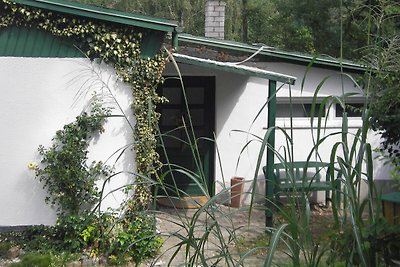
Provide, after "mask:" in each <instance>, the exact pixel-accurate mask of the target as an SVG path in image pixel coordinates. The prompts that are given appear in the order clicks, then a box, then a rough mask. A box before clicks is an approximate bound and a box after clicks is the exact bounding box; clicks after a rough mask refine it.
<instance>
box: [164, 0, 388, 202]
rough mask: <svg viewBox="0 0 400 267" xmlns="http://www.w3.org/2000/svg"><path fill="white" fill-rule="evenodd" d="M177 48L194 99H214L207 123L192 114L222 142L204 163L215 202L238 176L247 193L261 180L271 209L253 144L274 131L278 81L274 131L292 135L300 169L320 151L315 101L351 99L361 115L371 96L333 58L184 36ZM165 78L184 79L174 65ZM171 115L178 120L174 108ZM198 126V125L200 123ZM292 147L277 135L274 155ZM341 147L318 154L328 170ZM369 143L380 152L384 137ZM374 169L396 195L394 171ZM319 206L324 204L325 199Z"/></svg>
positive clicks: (356, 124) (333, 116) (260, 195)
mask: <svg viewBox="0 0 400 267" xmlns="http://www.w3.org/2000/svg"><path fill="white" fill-rule="evenodd" d="M216 2H218V1H216ZM178 40H179V48H178V51H177V53H176V54H175V60H176V62H178V66H179V68H178V69H179V72H180V75H182V77H183V81H184V84H185V88H186V90H187V94H188V95H191V94H194V95H198V94H200V93H199V92H198V91H199V89H201V88H202V87H204V88H209V90H210V91H211V92H210V93H208V96H206V95H204V103H206V104H207V105H205V106H204V107H202V108H204V110H206V112H204V114H202V115H199V114H196V113H197V112H199V110H197V108H200V106H196V105H193V110H194V111H195V114H192V116H193V115H194V116H193V117H194V121H195V122H194V123H195V124H196V123H199V125H201V127H200V129H201V130H202V131H204V129H210V130H209V134H208V135H207V134H206V135H205V136H207V137H211V138H212V137H213V136H215V144H216V147H217V148H216V149H214V150H211V154H205V157H204V158H205V159H207V160H208V161H209V165H207V166H206V169H207V170H208V173H209V174H208V176H207V177H209V178H208V179H209V180H208V183H209V184H210V185H211V186H210V187H209V190H210V193H211V194H217V193H219V192H221V191H226V192H227V193H229V190H226V188H229V187H230V186H231V181H230V180H231V178H232V177H235V176H240V177H244V178H245V181H246V186H245V188H246V189H245V191H247V192H248V193H250V191H251V188H252V186H253V181H254V176H255V175H256V176H257V185H256V188H257V192H256V195H257V197H256V200H257V201H258V202H261V203H262V202H263V201H264V196H265V179H264V175H263V173H262V171H261V169H259V170H258V174H255V169H256V163H257V159H258V156H259V153H260V146H261V143H260V142H251V143H250V145H247V144H248V142H249V141H250V140H252V139H254V137H253V135H255V136H259V137H264V135H265V134H266V131H267V129H268V108H267V101H268V99H269V97H270V96H273V93H271V92H269V90H270V89H271V88H270V86H271V83H270V82H269V81H270V80H274V81H277V82H276V89H277V93H276V102H277V106H276V122H275V124H276V126H277V127H280V128H282V129H284V130H286V131H287V133H288V134H293V144H294V154H293V157H294V160H295V161H305V160H306V159H307V156H308V155H309V153H310V152H311V150H312V148H313V146H314V142H315V138H316V130H315V129H314V130H312V126H311V121H310V109H311V103H312V101H313V98H314V97H315V98H316V99H317V103H321V102H322V101H323V99H324V98H325V97H327V96H341V95H343V94H352V95H351V97H348V98H347V100H346V104H347V105H351V106H353V107H356V108H357V107H361V106H362V105H363V103H364V92H363V90H362V88H360V87H359V86H357V85H356V83H355V81H356V79H357V77H358V76H359V75H360V74H362V73H363V72H364V68H363V67H362V66H361V65H358V64H355V63H352V62H349V61H340V60H338V59H335V58H330V57H313V56H312V55H307V54H302V53H293V52H288V51H282V50H279V49H275V48H272V47H268V46H262V45H247V44H243V43H238V42H232V41H226V40H220V39H214V38H207V37H199V36H192V35H187V34H180V35H179V36H178ZM311 63H312V64H311ZM309 65H312V66H311V67H309ZM165 74H166V76H174V75H177V70H176V66H175V65H173V64H170V65H169V66H168V68H167V69H166V71H165ZM196 81H197V82H196ZM200 84H202V85H200ZM175 86H177V84H175ZM272 86H275V85H274V84H272ZM167 87H168V83H167ZM201 90H203V89H201ZM192 91H193V92H192ZM273 91H274V89H273V90H272V92H273ZM316 91H318V94H317V96H315V94H316ZM195 92H196V93H195ZM201 94H202V93H201ZM202 96H203V95H202ZM189 102H190V100H189ZM290 105H291V106H292V114H290V108H289V106H290ZM189 106H190V103H189ZM317 108H319V104H317ZM167 110H168V112H171V108H167ZM342 113H343V110H342V108H341V106H340V105H339V104H334V105H331V106H327V107H325V108H324V110H323V114H322V115H323V116H326V118H325V119H323V125H324V126H325V129H324V131H323V136H328V135H330V134H332V133H335V132H338V131H340V130H341V126H342V118H341V116H342ZM290 115H291V116H292V123H293V124H292V125H291V118H290ZM348 116H349V124H348V127H349V129H350V131H352V132H354V133H355V132H356V131H357V129H359V128H360V126H361V125H362V119H361V115H360V113H358V112H350V113H349V115H348ZM196 119H198V120H199V122H196ZM316 122H317V119H314V127H316ZM291 126H292V127H291ZM200 135H201V134H200ZM286 141H287V140H286V138H285V135H284V134H283V133H282V131H280V130H279V131H278V130H277V131H276V140H275V149H276V150H277V151H278V152H279V153H281V155H283V153H284V147H285V146H286V143H287V142H286ZM337 141H340V135H335V136H332V137H330V138H328V140H327V141H325V142H324V143H323V144H322V145H321V146H320V147H319V155H320V157H321V158H320V159H321V160H322V161H326V162H329V159H330V158H329V157H330V153H331V149H332V146H333V145H334V144H335V143H336V142H337ZM369 141H370V142H371V144H372V146H373V147H374V148H377V147H378V146H379V143H380V140H379V136H378V135H376V133H374V132H372V131H371V132H370V133H369ZM181 149H182V148H181ZM239 156H240V160H238V159H239ZM185 158H186V157H185ZM314 159H315V158H314ZM276 162H277V159H275V163H276ZM264 165H266V159H265V158H264V159H263V164H262V166H264ZM374 168H375V169H374V174H375V179H376V182H377V186H378V188H383V190H384V191H387V190H390V186H388V184H389V183H390V180H388V179H389V178H388V177H389V176H388V170H387V166H384V165H383V163H382V162H381V161H380V160H378V159H377V160H375V162H374ZM183 188H188V191H187V192H188V194H189V195H197V193H198V192H197V193H195V192H192V191H191V189H189V188H190V186H183ZM364 193H365V192H364ZM200 195H201V194H200ZM221 197H222V201H225V200H226V199H229V196H225V197H224V196H221ZM316 200H317V201H322V195H321V196H318V198H317V199H316ZM249 201H250V194H247V195H245V196H244V197H243V198H242V202H243V203H245V204H248V203H249Z"/></svg>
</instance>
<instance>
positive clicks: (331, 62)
mask: <svg viewBox="0 0 400 267" xmlns="http://www.w3.org/2000/svg"><path fill="white" fill-rule="evenodd" d="M178 38H179V42H183V43H192V44H200V45H206V46H211V47H216V48H222V49H227V50H235V51H240V52H245V53H251V54H253V53H256V52H257V51H258V50H260V48H261V46H253V45H248V44H244V43H239V42H233V41H226V40H219V39H214V38H207V37H200V36H193V35H190V34H180V35H179V37H178ZM258 54H259V55H262V56H267V57H271V58H276V59H280V60H282V61H286V62H291V63H302V64H303V65H308V64H309V63H310V62H311V61H314V65H316V66H321V67H328V68H334V69H340V66H341V64H342V66H343V68H344V70H346V71H353V72H364V71H365V70H366V68H365V67H364V66H362V65H359V64H356V63H353V62H349V61H342V62H341V63H340V61H339V60H338V59H336V58H332V59H328V58H322V57H317V58H314V57H313V56H312V55H307V54H299V53H293V52H287V51H283V50H278V49H274V48H270V47H264V48H263V49H261V50H260V51H259V53H258Z"/></svg>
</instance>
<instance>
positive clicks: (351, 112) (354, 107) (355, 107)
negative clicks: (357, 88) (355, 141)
mask: <svg viewBox="0 0 400 267" xmlns="http://www.w3.org/2000/svg"><path fill="white" fill-rule="evenodd" d="M363 108H364V104H363V103H359V102H358V103H354V102H349V103H346V112H347V117H352V118H356V117H362V109H363ZM336 117H337V118H341V117H343V108H342V106H341V105H340V104H336Z"/></svg>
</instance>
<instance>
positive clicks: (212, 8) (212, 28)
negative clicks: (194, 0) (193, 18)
mask: <svg viewBox="0 0 400 267" xmlns="http://www.w3.org/2000/svg"><path fill="white" fill-rule="evenodd" d="M225 6H226V3H225V1H222V0H208V1H207V2H206V10H205V18H206V21H205V31H204V32H205V36H206V37H213V38H217V39H224V32H225Z"/></svg>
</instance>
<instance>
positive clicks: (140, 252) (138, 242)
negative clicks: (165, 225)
mask: <svg viewBox="0 0 400 267" xmlns="http://www.w3.org/2000/svg"><path fill="white" fill-rule="evenodd" d="M161 245H162V239H161V238H160V237H159V236H157V235H156V222H155V218H154V216H151V215H148V214H145V213H142V212H138V213H135V214H134V216H133V217H132V218H131V219H129V224H125V225H123V226H122V227H120V228H118V229H117V230H116V232H115V237H114V239H113V240H112V242H111V244H110V248H109V250H108V253H109V255H110V256H109V259H110V260H111V263H123V262H124V261H126V260H127V259H128V260H133V261H134V262H136V263H140V262H142V261H143V260H145V259H147V258H151V257H154V256H155V254H156V253H157V252H158V250H159V248H160V247H161Z"/></svg>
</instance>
